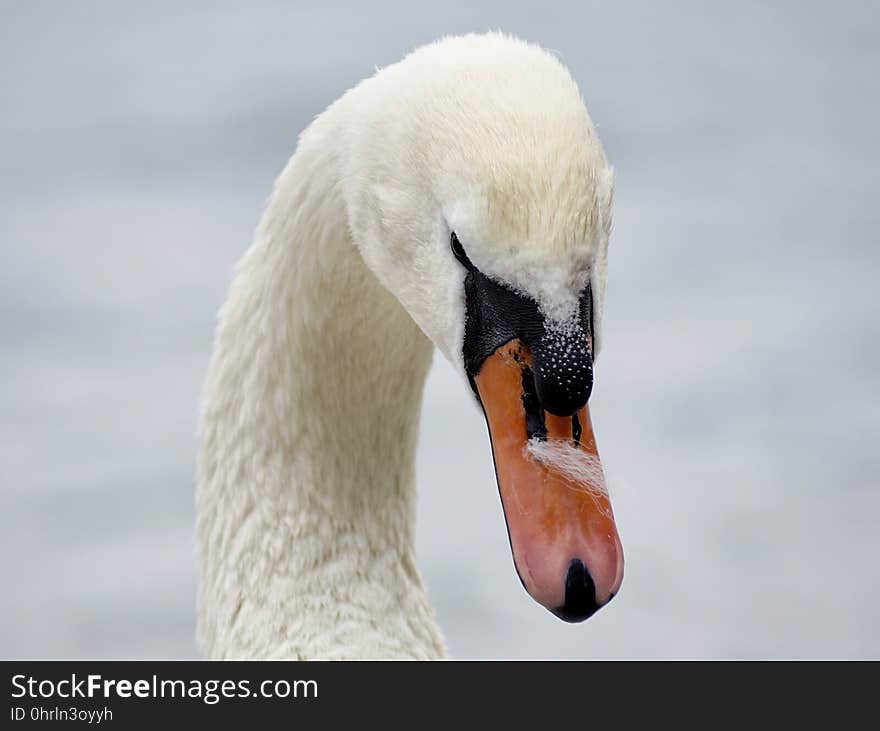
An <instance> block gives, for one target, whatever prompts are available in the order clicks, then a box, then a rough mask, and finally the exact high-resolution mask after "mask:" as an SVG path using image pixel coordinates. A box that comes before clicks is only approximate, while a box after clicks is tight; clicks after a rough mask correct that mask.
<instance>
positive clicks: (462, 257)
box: [450, 231, 473, 269]
mask: <svg viewBox="0 0 880 731" xmlns="http://www.w3.org/2000/svg"><path fill="white" fill-rule="evenodd" d="M450 244H451V246H452V253H453V254H455V258H456V259H458V260H459V261H460V262H461V263H462V264H464V265H465V266H466V267H467V268H468V269H470V268H471V267H472V266H473V264H471V260H470V259H468V255H467V254H466V253H465V251H464V247H463V246H462V245H461V241H459V240H458V236H456V235H455V231H453V232H452V236H451V237H450Z"/></svg>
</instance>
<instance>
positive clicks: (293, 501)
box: [197, 125, 443, 658]
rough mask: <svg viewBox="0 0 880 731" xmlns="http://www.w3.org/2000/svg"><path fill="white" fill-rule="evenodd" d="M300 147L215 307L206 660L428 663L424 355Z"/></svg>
mask: <svg viewBox="0 0 880 731" xmlns="http://www.w3.org/2000/svg"><path fill="white" fill-rule="evenodd" d="M331 137H332V135H331V134H329V133H326V134H325V131H324V128H322V127H321V126H320V125H313V129H312V130H310V131H309V133H307V135H306V136H304V138H303V140H302V142H301V144H300V147H299V150H298V151H297V153H296V154H295V155H294V157H293V158H292V159H291V161H290V163H289V164H288V166H287V168H286V169H285V171H284V172H283V173H282V175H281V176H280V178H279V180H278V182H277V183H276V187H275V191H274V193H273V195H272V198H271V199H270V202H269V204H268V207H267V209H266V212H265V214H264V216H263V219H262V221H261V223H260V226H259V228H258V230H257V233H256V237H255V241H254V243H253V245H252V246H251V247H250V249H249V250H248V252H247V253H246V254H245V256H244V257H243V259H242V260H241V262H240V263H239V265H238V268H237V272H236V276H235V280H234V282H233V285H232V288H231V291H230V295H229V299H228V301H227V303H226V304H225V305H224V307H223V308H222V310H221V312H220V317H219V324H218V330H217V338H216V342H215V350H214V356H213V359H212V363H211V367H210V370H209V374H208V379H207V382H206V386H205V391H204V395H203V409H202V418H201V451H200V457H199V485H198V490H197V512H198V525H197V539H198V545H199V560H200V569H201V576H200V591H199V603H200V610H199V634H200V639H201V642H202V644H203V647H204V648H205V650H206V652H207V653H208V654H209V655H211V656H213V657H296V658H306V657H334V658H335V657H436V656H440V655H442V654H443V643H442V640H441V637H440V633H439V630H438V628H437V626H436V624H435V622H434V619H433V612H432V610H431V608H430V605H429V604H428V602H427V598H426V596H425V592H424V590H423V588H422V584H421V580H420V578H419V575H418V571H417V568H416V564H415V557H414V540H413V539H414V535H413V534H414V524H415V507H416V506H415V502H416V494H415V467H414V457H415V448H416V442H417V436H418V423H419V415H420V410H421V399H422V390H423V386H424V381H425V376H426V374H427V371H428V368H429V365H430V361H431V354H432V350H433V346H432V345H431V344H430V342H429V341H428V340H427V339H426V338H425V337H424V335H423V334H422V333H421V331H420V330H419V329H418V328H417V326H416V325H415V324H414V323H413V321H412V319H411V318H410V317H409V315H408V314H407V313H406V312H405V311H404V309H403V308H402V306H401V305H400V303H399V302H398V301H397V300H396V299H395V298H394V297H393V296H392V295H391V294H390V293H388V292H387V291H386V290H385V289H384V288H383V287H382V286H381V285H380V284H379V283H378V281H377V280H376V278H375V276H374V275H373V274H372V272H370V271H369V270H368V269H367V267H366V266H365V264H364V263H363V261H362V259H361V257H360V254H359V253H358V251H357V250H356V249H355V247H354V246H353V244H352V243H351V240H350V237H349V235H348V221H347V215H346V211H345V205H344V203H343V201H342V199H341V196H340V194H339V190H338V189H339V185H338V173H337V172H336V171H337V170H338V165H337V161H336V160H334V159H333V155H332V152H328V151H330V150H332V149H333V147H334V146H333V142H332V139H331Z"/></svg>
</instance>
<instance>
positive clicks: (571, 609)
mask: <svg viewBox="0 0 880 731" xmlns="http://www.w3.org/2000/svg"><path fill="white" fill-rule="evenodd" d="M613 598H614V593H613V592H612V593H611V594H610V595H609V596H608V599H606V600H605V601H604V602H602V603H601V604H600V603H599V601H598V599H597V598H596V584H595V582H594V581H593V577H592V576H590V572H589V570H588V569H587V567H586V566H585V565H584V562H583V561H581V560H580V559H579V558H576V559H573V560H572V562H571V563H570V564H569V566H568V573H567V575H566V577H565V599H564V601H563V604H562V606H561V607H555V608H551V609H550V611H551V612H553V614H555V615H556V616H557V617H559V619H561V620H563V621H565V622H569V623H572V624H575V623H578V622H583V621H584V620H586V619H589V618H590V617H592V616H593V615H594V614H595V613H596V612H597V611H598V610H599V609H600V608H601V607H603V606H605V605H606V604H607V603H608V602H610V601H611V600H612V599H613Z"/></svg>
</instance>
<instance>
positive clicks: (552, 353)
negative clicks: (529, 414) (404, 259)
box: [452, 234, 593, 416]
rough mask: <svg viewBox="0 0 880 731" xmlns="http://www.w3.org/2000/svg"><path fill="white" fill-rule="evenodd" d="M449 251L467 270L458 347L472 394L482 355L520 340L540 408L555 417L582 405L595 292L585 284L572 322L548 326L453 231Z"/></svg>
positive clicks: (589, 385)
mask: <svg viewBox="0 0 880 731" xmlns="http://www.w3.org/2000/svg"><path fill="white" fill-rule="evenodd" d="M452 250H453V252H454V253H455V255H456V257H457V258H458V260H459V261H460V262H461V263H462V264H463V265H464V266H465V267H466V268H467V270H468V272H467V275H466V276H465V280H464V291H465V317H466V319H465V330H464V347H463V348H462V351H463V355H464V366H465V370H466V372H467V375H468V379H469V380H470V383H471V387H472V388H473V389H474V392H475V393H477V389H476V384H475V382H474V378H475V376H476V375H477V373H478V372H479V370H480V367H481V366H482V364H483V362H484V361H485V360H486V358H488V357H489V356H490V355H492V354H493V353H494V352H495V351H496V350H498V348H500V347H501V346H502V345H504V344H505V343H508V342H510V341H511V340H515V339H519V340H520V341H521V342H522V343H523V345H526V346H528V348H529V349H530V350H531V353H532V359H533V362H532V372H533V374H534V379H535V392H536V395H537V397H538V400H539V401H540V404H541V406H542V407H543V409H544V410H546V411H549V412H550V413H551V414H556V415H557V416H571V415H572V414H574V413H575V412H576V411H578V410H579V409H580V408H582V407H583V406H584V404H586V403H587V401H588V400H589V398H590V393H591V392H592V390H593V354H592V341H593V339H592V331H593V296H592V291H591V289H590V285H589V283H588V284H587V286H586V287H585V288H584V291H583V292H582V293H581V297H580V311H579V317H578V318H577V319H576V321H575V322H573V323H569V324H566V326H565V327H562V328H559V327H554V326H553V325H549V326H548V323H547V321H546V320H545V318H544V316H543V315H542V314H541V313H540V312H539V311H538V304H537V303H536V302H535V301H534V300H532V299H530V298H528V297H524V296H523V295H521V294H518V293H517V292H514V291H513V290H512V289H510V288H508V287H506V286H504V285H503V284H499V283H498V282H495V281H493V280H491V279H489V277H487V276H486V275H485V274H483V273H482V272H481V271H480V270H479V269H477V268H476V267H475V266H474V265H473V264H472V263H471V261H470V259H468V258H467V255H466V254H465V253H464V249H463V248H462V247H461V244H460V243H459V242H458V239H457V237H456V236H455V234H453V235H452ZM477 397H478V398H479V393H477Z"/></svg>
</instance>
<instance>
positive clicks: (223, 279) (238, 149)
mask: <svg viewBox="0 0 880 731" xmlns="http://www.w3.org/2000/svg"><path fill="white" fill-rule="evenodd" d="M0 8H2V15H3V23H2V27H0V36H2V43H0V57H2V63H0V85H2V100H3V102H2V109H3V113H2V115H0V141H2V142H0V145H2V146H0V155H2V157H0V217H2V247H3V248H2V265H0V297H2V308H0V323H2V332H0V362H2V366H3V374H4V378H3V382H4V386H3V388H2V390H0V470H2V472H0V480H2V485H0V534H2V546H3V547H2V558H0V585H2V591H0V656H3V657H65V658H67V657H71V658H73V657H100V658H103V657H131V656H137V657H141V656H144V657H191V656H195V655H197V652H198V651H197V648H196V647H195V644H194V640H193V632H194V608H193V607H194V595H195V589H194V587H195V575H194V566H193V559H192V525H193V500H192V489H193V481H192V475H193V471H194V455H195V449H196V447H195V438H194V432H195V417H196V404H197V399H198V393H199V388H200V383H201V380H202V377H203V375H204V371H205V367H206V364H207V360H208V357H209V354H210V346H211V338H212V330H213V322H214V313H215V310H216V309H217V307H218V305H219V304H220V302H221V301H222V299H223V297H224V293H225V291H226V288H227V286H228V282H229V279H230V272H231V268H232V265H233V263H234V262H235V260H236V259H237V257H238V256H239V255H240V254H241V252H242V251H243V250H244V248H245V247H246V246H247V245H248V243H249V241H250V238H251V232H252V230H253V227H254V225H255V223H256V221H257V218H258V216H259V214H260V210H261V206H262V203H263V200H264V199H265V197H266V196H267V194H268V192H269V190H270V186H271V183H272V180H273V178H274V177H275V175H276V174H277V173H278V172H279V171H280V169H281V167H282V166H283V165H284V163H285V161H286V160H287V158H288V156H289V155H290V154H291V153H292V152H293V150H294V147H295V144H296V137H297V134H298V133H299V131H300V130H301V129H302V128H303V127H304V126H305V125H306V124H307V123H308V122H309V120H310V119H311V118H312V117H313V116H314V115H315V114H316V113H318V112H320V111H321V110H322V109H323V108H324V107H325V106H326V105H327V104H328V103H330V102H331V101H333V100H334V99H335V98H336V97H337V96H338V95H339V94H340V93H341V92H342V91H343V90H345V89H346V88H348V87H350V86H351V85H353V84H354V83H356V82H357V81H358V80H359V79H360V78H362V77H364V76H367V75H369V74H370V73H372V70H373V69H374V67H376V66H382V65H385V64H388V63H391V62H394V61H396V60H397V59H399V58H400V57H401V56H402V55H403V54H404V53H405V52H406V51H407V50H409V49H411V48H413V47H415V46H417V45H420V44H421V43H423V42H427V41H430V40H433V39H435V38H437V37H438V36H440V35H442V34H446V33H454V32H464V31H471V30H477V31H481V30H489V29H499V28H500V29H503V30H505V31H509V32H512V33H515V34H518V35H521V36H523V37H526V38H528V39H530V40H534V41H537V42H539V43H541V44H542V45H544V46H545V47H547V48H549V49H552V50H554V51H555V52H557V53H558V54H559V55H560V56H561V58H562V59H563V61H564V62H565V63H566V64H567V65H568V66H569V67H570V68H571V70H572V72H573V74H574V76H575V77H576V78H577V80H578V82H579V83H580V84H581V87H582V89H583V92H584V94H585V96H586V98H587V102H588V105H589V108H590V111H591V113H592V116H593V118H594V120H595V121H596V123H597V125H598V128H599V132H600V135H601V137H602V140H603V142H604V144H605V146H606V149H607V152H608V155H609V157H610V159H611V160H612V162H613V164H614V165H615V168H616V171H617V198H616V223H615V231H614V236H613V239H612V248H611V262H610V286H609V291H608V309H607V318H606V321H605V333H606V336H605V346H604V347H605V349H604V352H603V354H602V357H601V358H600V360H599V363H598V369H597V378H596V388H595V391H594V396H593V400H592V402H591V404H592V410H593V421H594V424H595V427H596V433H597V437H598V441H599V446H600V449H601V451H602V454H603V458H604V461H605V463H606V468H607V470H608V473H609V479H610V482H611V489H612V495H613V498H614V501H615V509H616V513H617V516H618V522H619V527H620V532H621V535H622V538H623V542H624V546H625V549H626V555H627V575H626V579H625V581H624V586H623V589H622V591H621V593H620V595H619V597H617V598H616V599H615V600H614V602H613V604H612V605H611V606H609V607H608V608H607V609H605V610H603V611H602V612H600V613H599V614H598V615H596V617H594V618H593V619H591V620H590V621H589V622H587V623H586V624H583V625H574V626H570V625H565V624H563V623H561V622H559V621H558V620H556V619H555V618H553V617H552V616H551V615H550V614H549V613H548V612H546V611H544V610H543V609H541V608H540V607H538V606H537V605H536V604H535V603H534V602H533V601H532V600H531V599H529V598H528V596H527V595H526V594H525V592H524V591H523V590H522V588H521V586H520V584H519V581H518V580H517V578H516V575H515V573H514V570H513V566H512V562H511V558H510V551H509V549H508V545H507V538H506V533H505V529H504V524H503V520H502V516H501V510H500V507H499V504H498V496H497V493H496V489H495V484H494V477H493V473H492V466H491V458H490V452H489V445H488V441H487V437H486V434H485V428H484V425H483V423H482V422H481V419H480V417H479V416H478V414H477V413H476V412H475V410H474V409H473V408H472V407H471V405H470V404H469V403H468V396H467V394H466V393H465V392H464V390H463V388H462V385H461V381H460V379H459V378H458V377H457V376H456V375H455V373H453V372H452V370H451V368H450V367H449V366H448V365H447V364H446V363H445V362H443V361H441V360H440V358H439V357H438V358H437V359H436V360H435V366H434V370H433V371H432V374H431V377H430V381H429V384H428V388H427V395H426V403H425V408H424V417H423V431H422V443H421V448H420V453H419V463H418V469H419V480H420V498H419V501H420V502H419V514H418V521H419V530H418V556H419V564H420V567H421V570H422V572H423V575H424V577H425V580H426V582H427V585H428V588H429V592H430V595H431V597H432V599H433V601H434V603H435V605H436V607H437V611H438V614H439V619H440V622H441V624H442V626H443V628H444V630H445V633H446V636H447V638H448V642H449V646H450V649H451V651H452V653H453V654H454V655H455V656H458V657H572V658H575V657H645V658H652V657H774V658H778V657H870V656H873V657H878V656H880V627H878V620H880V611H878V607H880V568H878V558H880V550H878V549H880V535H878V533H880V532H878V524H880V489H878V477H877V475H878V467H880V457H878V447H877V438H878V436H880V411H878V399H877V395H878V377H877V371H878V368H877V362H878V358H880V324H878V306H877V295H876V292H877V286H876V280H877V275H878V270H880V266H878V265H880V249H878V246H877V235H878V230H880V205H878V197H880V184H878V181H880V175H878V162H880V156H878V151H880V149H878V148H880V143H878V139H880V134H878V129H880V94H878V85H880V82H878V78H880V74H878V71H880V34H878V30H877V23H878V20H880V12H878V10H877V6H876V4H873V3H868V2H865V3H861V4H856V3H805V2H777V3H772V4H771V3H763V2H752V1H749V2H738V3H726V4H720V3H713V4H707V3H699V2H675V3H662V4H661V3H652V2H639V3H634V2H615V3H608V2H585V1H584V0H579V1H577V2H555V3H546V2H522V1H519V0H517V1H516V2H500V1H499V0H492V2H487V3H481V4H479V7H476V4H474V3H471V2H460V1H459V0H444V2H442V3H437V4H434V5H426V4H422V3H413V2H402V1H400V2H384V1H382V0H376V2H372V3H367V4H362V3H356V2H353V1H351V0H349V1H348V2H337V1H336V0H323V1H322V2H321V3H314V4H311V3H309V4H307V3H297V2H280V1H278V2H270V1H269V0H260V1H259V2H221V1H218V0H212V1H211V2H149V3H119V2H93V1H88V2H87V1H85V0H84V1H83V2H76V3H64V2H48V1H46V0H30V1H27V2H25V1H24V0H20V1H6V2H2V4H0ZM450 455H456V459H454V460H453V459H451V458H450Z"/></svg>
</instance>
